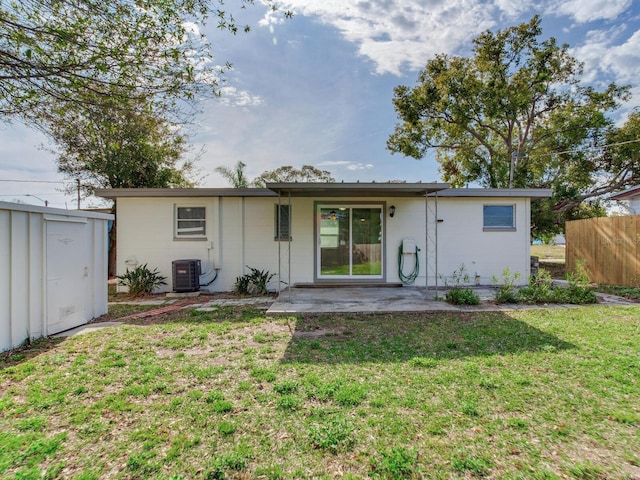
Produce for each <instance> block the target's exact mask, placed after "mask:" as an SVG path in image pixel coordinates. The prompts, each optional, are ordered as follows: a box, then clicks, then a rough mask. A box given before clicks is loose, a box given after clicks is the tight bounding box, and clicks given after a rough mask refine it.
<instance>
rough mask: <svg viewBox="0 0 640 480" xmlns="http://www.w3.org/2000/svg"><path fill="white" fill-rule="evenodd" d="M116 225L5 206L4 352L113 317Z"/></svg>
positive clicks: (0, 224) (1, 233)
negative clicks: (110, 296)
mask: <svg viewBox="0 0 640 480" xmlns="http://www.w3.org/2000/svg"><path fill="white" fill-rule="evenodd" d="M112 219H113V215H108V214H104V213H93V212H85V211H78V210H62V209H55V208H46V207H38V206H33V205H23V204H17V203H6V202H0V351H4V350H8V349H11V348H15V347H17V346H19V345H21V344H22V343H24V341H25V340H27V339H35V338H38V337H43V336H47V335H53V334H55V333H58V332H61V331H64V330H68V329H70V328H74V327H77V326H79V325H82V324H84V323H86V322H88V321H89V320H91V319H93V318H95V317H98V316H100V315H103V314H105V313H107V261H108V257H107V245H108V221H109V220H112Z"/></svg>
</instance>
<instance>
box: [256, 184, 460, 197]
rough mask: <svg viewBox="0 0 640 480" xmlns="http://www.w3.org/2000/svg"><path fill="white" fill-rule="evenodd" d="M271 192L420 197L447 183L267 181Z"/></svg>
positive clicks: (308, 195) (447, 185)
mask: <svg viewBox="0 0 640 480" xmlns="http://www.w3.org/2000/svg"><path fill="white" fill-rule="evenodd" d="M267 188H268V189H269V190H272V191H273V192H275V193H277V194H280V195H285V196H289V195H291V196H292V197H420V196H422V197H423V196H425V195H428V194H430V193H434V192H438V191H441V190H446V189H448V188H449V184H448V183H375V182H372V183H360V182H356V183H342V182H341V183H311V182H309V183H302V182H301V183H267Z"/></svg>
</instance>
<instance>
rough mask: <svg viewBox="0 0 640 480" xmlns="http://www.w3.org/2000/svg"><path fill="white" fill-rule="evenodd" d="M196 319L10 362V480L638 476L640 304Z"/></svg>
mask: <svg viewBox="0 0 640 480" xmlns="http://www.w3.org/2000/svg"><path fill="white" fill-rule="evenodd" d="M180 315H181V316H177V315H175V314H174V315H173V316H172V317H171V316H170V317H166V318H163V319H162V318H161V319H159V320H158V321H156V323H154V324H145V325H136V324H127V325H121V326H119V327H116V328H111V329H105V330H102V331H98V332H94V333H91V334H86V335H81V336H78V337H75V338H72V339H69V340H67V341H64V342H52V341H43V342H38V343H36V345H34V346H33V347H32V348H31V349H27V350H24V351H20V352H17V353H16V354H14V355H13V356H10V357H7V356H5V357H4V358H3V359H2V364H1V366H0V477H2V478H20V479H28V478H33V479H35V478H77V479H90V478H158V479H169V478H173V479H177V478H185V479H186V478H189V479H219V478H237V479H249V478H264V479H280V478H309V479H311V478H327V479H332V478H349V479H354V478H389V479H391V478H394V479H395V478H443V479H448V478H479V477H490V478H506V479H552V478H577V479H604V478H607V479H609V478H611V479H623V478H638V477H639V476H640V438H639V437H638V431H639V428H640V375H639V372H640V355H638V352H640V310H639V309H637V308H622V307H619V308H614V307H584V308H572V309H557V310H531V311H526V312H513V313H482V314H428V315H425V314H421V315H418V314H415V315H370V316H358V315H333V316H318V317H306V318H298V319H293V318H292V319H288V320H287V319H274V318H265V317H264V316H263V314H262V313H261V312H259V311H257V310H232V309H228V308H227V309H220V310H219V311H218V312H214V313H206V314H199V315H198V314H190V313H188V312H185V311H182V312H181V313H180Z"/></svg>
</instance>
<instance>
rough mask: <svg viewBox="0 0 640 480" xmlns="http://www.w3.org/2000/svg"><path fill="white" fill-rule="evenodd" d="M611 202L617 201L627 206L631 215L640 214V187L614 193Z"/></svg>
mask: <svg viewBox="0 0 640 480" xmlns="http://www.w3.org/2000/svg"><path fill="white" fill-rule="evenodd" d="M609 199H610V200H617V201H618V202H620V204H621V205H623V206H625V207H626V209H627V210H628V211H629V213H630V214H631V215H638V214H640V185H636V186H634V187H631V188H628V189H626V190H623V191H622V192H618V193H614V194H613V195H611V196H610V197H609Z"/></svg>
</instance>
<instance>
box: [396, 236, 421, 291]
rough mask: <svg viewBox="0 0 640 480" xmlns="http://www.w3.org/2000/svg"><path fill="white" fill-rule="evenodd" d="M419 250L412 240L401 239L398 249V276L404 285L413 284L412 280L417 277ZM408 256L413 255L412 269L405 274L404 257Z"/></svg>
mask: <svg viewBox="0 0 640 480" xmlns="http://www.w3.org/2000/svg"><path fill="white" fill-rule="evenodd" d="M419 251H420V248H419V247H418V245H416V242H415V241H414V240H410V239H407V238H405V239H404V240H402V243H401V244H400V248H399V249H398V276H399V277H400V281H401V282H402V283H403V284H404V285H413V282H415V281H416V278H418V273H419V272H420V260H419V258H418V252H419ZM410 256H413V257H414V264H413V270H412V271H411V272H409V273H406V274H405V273H404V269H405V259H408V258H409V257H410Z"/></svg>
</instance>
